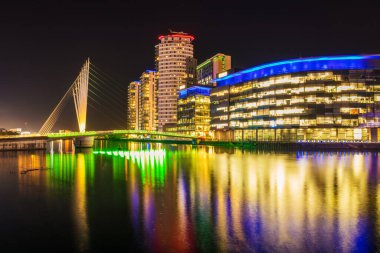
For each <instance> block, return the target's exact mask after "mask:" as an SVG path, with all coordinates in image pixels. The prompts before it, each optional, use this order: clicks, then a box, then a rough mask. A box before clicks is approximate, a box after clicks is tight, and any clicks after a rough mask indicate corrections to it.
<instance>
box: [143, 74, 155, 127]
mask: <svg viewBox="0 0 380 253" xmlns="http://www.w3.org/2000/svg"><path fill="white" fill-rule="evenodd" d="M157 76H158V75H157V73H156V71H152V70H146V71H144V72H143V73H142V74H141V77H140V93H139V125H140V127H139V129H141V130H150V131H152V130H156V125H157V124H156V123H157V110H156V109H157V108H156V105H157V101H156V99H157V97H156V96H157V89H156V87H157V82H156V81H157V80H156V79H157Z"/></svg>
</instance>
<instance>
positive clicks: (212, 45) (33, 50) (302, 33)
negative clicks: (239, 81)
mask: <svg viewBox="0 0 380 253" xmlns="http://www.w3.org/2000/svg"><path fill="white" fill-rule="evenodd" d="M39 4H41V3H40V2H39V3H37V4H35V5H31V4H27V3H19V4H18V5H11V4H8V6H5V8H3V9H2V10H3V12H4V13H2V14H3V15H2V24H1V26H2V30H3V34H4V40H2V41H1V42H0V43H1V45H2V47H1V48H2V59H3V60H2V61H0V63H1V66H0V74H1V79H0V87H1V90H2V92H1V95H0V127H5V128H14V127H24V126H25V125H24V122H28V128H29V129H30V130H33V131H36V130H38V128H39V127H40V126H41V125H42V122H43V121H44V120H45V119H46V117H47V116H48V115H49V113H50V111H51V110H52V108H53V107H54V106H55V105H56V104H57V102H58V101H59V99H60V97H61V96H62V94H63V93H64V92H65V91H66V89H67V88H68V87H69V85H70V83H71V82H72V81H73V79H74V77H75V76H76V75H77V71H78V68H79V67H80V65H81V64H82V62H83V60H84V59H85V58H86V57H87V56H89V57H91V59H93V61H94V63H95V64H96V65H99V67H101V68H102V69H104V70H105V71H106V72H107V73H109V74H110V75H112V76H113V77H114V78H115V79H116V80H118V81H119V82H120V83H122V84H123V85H125V86H127V85H128V83H129V82H131V81H133V80H135V79H136V78H137V77H138V76H139V75H140V74H141V72H142V71H144V70H145V69H153V66H154V45H156V44H157V36H159V35H161V34H166V33H168V30H169V29H173V30H178V31H184V32H188V33H190V34H193V35H195V36H196V38H197V39H196V41H195V42H194V44H195V50H194V54H195V58H197V59H198V61H199V62H202V61H203V60H206V59H207V58H208V57H210V56H212V55H214V54H216V53H218V52H222V53H226V54H228V55H231V56H232V57H233V59H234V60H233V65H234V67H240V68H248V67H251V66H255V65H258V64H262V63H265V62H273V61H276V60H282V59H289V58H298V57H308V56H319V55H342V54H366V53H378V52H380V43H378V42H379V38H378V37H379V35H377V34H376V33H375V32H372V30H373V29H374V28H375V27H376V26H377V25H378V24H379V23H380V20H379V18H378V17H376V16H375V15H371V13H373V11H374V10H373V9H375V8H373V7H374V6H371V5H366V6H353V5H351V4H345V5H344V6H341V5H339V4H336V3H333V4H330V5H328V6H322V5H321V6H314V7H313V8H311V9H309V10H308V11H307V12H305V10H304V9H303V7H305V6H302V5H295V4H287V5H286V6H285V4H282V5H278V6H276V7H272V6H269V5H265V4H261V5H258V6H257V9H260V13H259V11H258V10H257V9H252V8H249V7H248V6H247V5H244V4H243V5H239V4H236V6H223V4H221V5H213V4H211V3H204V4H203V5H202V7H203V8H201V10H199V11H196V8H194V7H188V9H187V11H186V12H184V13H181V14H179V13H176V12H175V10H178V9H180V8H181V6H182V5H180V6H178V7H170V6H169V7H168V6H165V5H163V6H160V7H159V8H158V10H159V11H162V13H161V14H158V13H156V12H155V11H154V10H153V9H154V8H151V7H150V8H147V14H149V15H148V16H149V18H148V19H147V20H144V21H141V20H140V21H141V22H140V21H139V22H137V21H136V20H135V21H130V20H129V19H128V18H127V17H132V20H133V17H136V15H137V14H136V13H133V11H137V10H138V9H139V8H140V7H142V5H141V4H137V3H123V4H122V3H117V4H107V3H105V2H101V1H100V2H97V3H89V2H78V3H74V2H66V3H65V4H63V6H61V7H62V8H60V9H58V8H55V7H54V6H52V5H49V4H45V5H44V7H43V8H41V6H40V5H39ZM198 4H200V3H198ZM167 7H168V8H167ZM326 7H328V8H327V9H326ZM127 9H128V12H125V13H124V14H123V15H121V14H122V13H123V11H125V10H127ZM301 10H303V11H301ZM322 10H323V11H322ZM173 11H174V12H173ZM168 13H174V14H173V15H172V16H170V15H169V16H168V15H166V14H168ZM220 13H225V14H226V16H227V17H228V18H226V19H223V18H219V19H218V22H217V23H218V24H217V23H216V22H213V21H212V18H216V17H219V15H221V14H220ZM98 14H102V15H100V16H99V15H98ZM115 14H117V15H115ZM227 14H228V15H227ZM322 14H323V17H324V18H322V19H321V18H317V17H318V15H322ZM285 15H289V18H287V19H286V20H283V18H284V17H285ZM367 16H368V18H366V19H364V18H363V17H367ZM158 17H161V18H158ZM205 17H209V18H207V19H201V18H205ZM155 18H157V20H158V22H153V21H154V20H155ZM335 20H339V22H332V21H335ZM280 21H281V22H280ZM332 23H333V24H332ZM285 27H287V29H284V28H285ZM352 31H357V32H358V33H362V34H365V35H366V39H363V37H362V36H354V35H353V33H352ZM285 33H287V34H285ZM78 35H80V36H78ZM285 35H286V36H285ZM332 35H335V36H332ZM136 38H137V39H136ZM264 45H266V46H264ZM263 49H266V50H263ZM46 92H48V95H46ZM74 123H75V121H74V122H73V124H72V125H74ZM95 124H96V122H95Z"/></svg>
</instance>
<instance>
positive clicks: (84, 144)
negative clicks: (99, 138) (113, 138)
mask: <svg viewBox="0 0 380 253" xmlns="http://www.w3.org/2000/svg"><path fill="white" fill-rule="evenodd" d="M74 145H75V147H76V148H92V147H93V146H94V137H93V136H85V137H77V138H75V139H74Z"/></svg>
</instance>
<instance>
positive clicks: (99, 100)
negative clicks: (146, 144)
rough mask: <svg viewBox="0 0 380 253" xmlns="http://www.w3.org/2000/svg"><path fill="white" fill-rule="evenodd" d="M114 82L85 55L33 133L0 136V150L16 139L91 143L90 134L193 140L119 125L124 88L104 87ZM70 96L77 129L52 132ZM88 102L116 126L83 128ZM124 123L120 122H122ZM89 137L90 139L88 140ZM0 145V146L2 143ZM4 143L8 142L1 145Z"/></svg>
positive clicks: (14, 143)
mask: <svg viewBox="0 0 380 253" xmlns="http://www.w3.org/2000/svg"><path fill="white" fill-rule="evenodd" d="M109 82H113V83H114V84H117V82H116V81H114V80H113V79H112V78H111V77H110V76H109V75H107V74H106V73H104V72H102V71H101V70H100V69H99V68H97V67H96V66H95V65H94V64H92V63H91V62H90V59H87V60H86V61H85V63H84V65H83V66H82V68H81V70H80V72H79V75H78V76H77V77H76V79H75V80H74V82H73V83H72V84H71V85H70V87H69V88H68V90H67V91H66V93H65V94H64V95H63V97H62V98H61V99H60V100H59V102H58V104H57V105H56V106H55V107H54V109H53V111H52V112H51V114H50V115H49V116H48V118H47V119H46V121H45V122H44V123H43V124H42V127H41V128H40V130H39V131H38V133H36V134H29V135H10V136H0V150H5V149H17V148H12V147H16V146H17V145H18V144H17V142H21V141H24V142H29V143H33V141H41V142H43V141H45V142H46V141H48V140H57V139H74V140H75V141H76V143H77V144H78V146H92V142H93V139H94V138H137V139H138V138H142V137H143V138H144V139H145V140H147V139H148V140H149V139H152V140H153V139H173V140H183V139H188V140H195V139H196V138H195V137H194V136H190V135H185V134H178V133H170V132H157V131H147V130H127V129H124V128H123V125H125V123H124V122H123V121H126V118H123V117H122V114H123V113H124V112H125V111H126V107H125V108H123V104H122V103H120V102H118V100H119V101H120V99H126V88H124V87H122V86H121V85H114V86H112V88H108V86H107V83H109ZM71 99H73V102H74V108H75V117H76V119H77V124H78V129H77V130H76V131H75V130H74V131H63V132H57V131H56V132H54V130H53V129H54V126H55V125H56V123H57V121H58V120H59V118H60V116H61V115H62V112H63V111H64V109H65V107H66V105H67V104H68V102H69V101H70V100H71ZM88 106H90V107H92V108H93V109H95V110H96V111H97V113H99V114H103V115H104V116H106V117H107V122H108V121H109V122H112V123H113V126H115V125H116V126H118V129H117V130H114V129H111V130H109V129H106V130H98V131H88V130H87V116H88V111H87V108H88ZM106 107H111V108H112V109H113V110H112V111H113V113H109V111H108V112H106V111H105V110H104V108H106ZM123 123H124V124H123ZM89 141H90V142H89ZM2 145H3V146H2ZM4 145H7V146H9V147H10V148H9V147H8V148H6V147H5V148H4Z"/></svg>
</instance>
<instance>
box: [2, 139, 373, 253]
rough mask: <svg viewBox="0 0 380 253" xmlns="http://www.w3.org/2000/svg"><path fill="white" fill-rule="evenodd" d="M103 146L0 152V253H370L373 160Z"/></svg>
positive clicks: (336, 155)
mask: <svg viewBox="0 0 380 253" xmlns="http://www.w3.org/2000/svg"><path fill="white" fill-rule="evenodd" d="M107 146H108V147H107V148H103V149H99V148H95V149H93V150H88V151H86V152H84V153H78V152H77V153H75V152H71V151H70V145H66V146H65V145H63V150H64V152H62V153H61V152H57V150H56V151H55V152H53V153H51V152H48V153H45V152H33V153H25V152H6V153H5V152H3V153H1V152H0V250H1V251H2V252H19V251H21V250H23V251H24V252H30V251H32V250H35V249H39V252H48V251H49V252H87V251H91V252H95V251H97V252H126V251H128V250H129V252H374V251H377V250H378V249H379V245H380V238H379V236H380V217H379V216H380V180H379V179H380V168H379V162H380V153H379V154H377V153H339V152H332V153H326V152H325V153H323V152H322V153H314V152H308V153H307V152H303V153H302V152H299V153H295V152H292V153H265V152H261V153H260V152H249V151H241V150H232V149H222V148H213V147H198V148H193V147H191V146H175V145H149V144H137V143H132V144H129V145H127V144H123V145H120V143H119V144H115V147H116V148H113V147H112V146H113V144H112V143H108V144H107ZM117 147H118V148H117ZM55 149H57V148H55ZM59 150H60V149H59ZM32 168H49V169H47V170H39V171H30V172H28V173H26V174H21V171H23V170H25V169H32Z"/></svg>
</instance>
